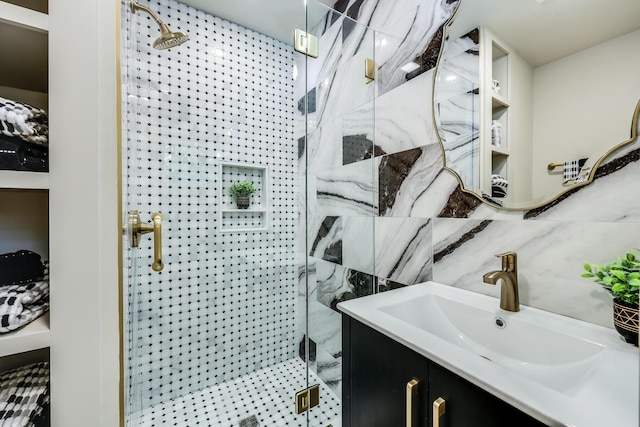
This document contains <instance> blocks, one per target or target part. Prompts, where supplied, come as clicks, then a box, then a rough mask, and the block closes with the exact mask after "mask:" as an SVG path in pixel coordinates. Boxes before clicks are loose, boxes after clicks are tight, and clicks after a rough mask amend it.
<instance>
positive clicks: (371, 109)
mask: <svg viewBox="0 0 640 427" xmlns="http://www.w3.org/2000/svg"><path fill="white" fill-rule="evenodd" d="M375 128H376V124H375V106H374V102H373V101H372V102H368V103H366V104H364V105H362V106H360V107H358V108H355V109H353V110H351V111H349V112H348V113H346V114H345V115H344V117H343V120H342V162H343V164H345V165H346V164H349V163H354V162H358V161H360V160H365V159H369V158H371V157H373V155H374V150H375V149H377V148H378V147H377V146H374V141H373V140H374V138H375Z"/></svg>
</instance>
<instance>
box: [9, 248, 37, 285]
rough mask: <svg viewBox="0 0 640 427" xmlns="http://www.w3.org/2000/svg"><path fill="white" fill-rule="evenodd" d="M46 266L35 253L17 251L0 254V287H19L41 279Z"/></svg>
mask: <svg viewBox="0 0 640 427" xmlns="http://www.w3.org/2000/svg"><path fill="white" fill-rule="evenodd" d="M45 270H46V266H45V264H44V263H43V262H42V258H41V257H40V255H38V254H37V253H35V252H31V251H26V250H22V251H18V252H11V253H6V254H0V286H4V285H19V284H21V283H29V282H32V281H34V280H38V279H40V278H42V276H43V275H44V274H45Z"/></svg>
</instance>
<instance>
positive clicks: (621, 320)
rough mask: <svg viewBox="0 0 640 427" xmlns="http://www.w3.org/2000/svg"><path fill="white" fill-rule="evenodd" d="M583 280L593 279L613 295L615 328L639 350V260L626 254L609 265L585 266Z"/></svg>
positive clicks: (631, 254)
mask: <svg viewBox="0 0 640 427" xmlns="http://www.w3.org/2000/svg"><path fill="white" fill-rule="evenodd" d="M584 269H585V270H586V271H588V273H584V274H583V275H582V277H586V278H593V280H594V281H595V282H596V283H599V284H600V285H601V286H602V287H603V288H605V289H606V290H607V291H609V293H610V294H611V295H613V324H614V326H615V328H616V330H617V331H618V333H619V334H620V335H622V337H623V338H624V339H625V340H626V341H627V342H628V343H631V344H634V345H635V346H636V347H637V346H638V324H639V323H640V322H639V318H638V290H639V289H640V260H638V256H637V255H636V254H634V253H633V252H627V253H626V254H625V256H624V257H622V258H619V259H618V260H617V261H614V262H612V263H610V264H607V265H598V264H585V265H584Z"/></svg>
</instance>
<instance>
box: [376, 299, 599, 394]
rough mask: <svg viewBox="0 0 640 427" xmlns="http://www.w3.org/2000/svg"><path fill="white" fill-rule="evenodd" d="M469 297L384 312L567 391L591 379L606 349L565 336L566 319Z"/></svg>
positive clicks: (409, 303)
mask: <svg viewBox="0 0 640 427" xmlns="http://www.w3.org/2000/svg"><path fill="white" fill-rule="evenodd" d="M467 298H468V300H467V301H464V302H461V301H456V300H454V299H452V298H451V297H445V296H442V295H437V294H427V295H423V296H421V297H418V298H414V299H410V300H406V301H402V302H399V303H396V304H392V305H389V306H383V307H380V308H379V309H380V311H382V312H384V313H387V314H389V315H391V316H393V317H396V318H398V319H400V320H402V321H404V322H406V323H409V324H411V325H413V326H415V327H417V328H420V329H423V330H425V331H427V332H429V333H431V334H434V335H436V336H438V337H440V338H442V339H444V340H446V341H448V342H450V343H452V344H455V345H456V346H458V347H461V348H463V349H465V350H468V351H470V352H472V353H474V354H476V355H478V356H480V357H483V358H485V359H487V360H489V361H492V362H494V363H497V364H499V365H501V366H503V367H504V368H507V369H510V370H512V371H514V372H517V373H519V374H521V375H525V376H527V377H528V378H530V379H532V380H534V381H537V382H540V383H542V384H544V385H546V386H548V387H551V388H553V389H555V390H558V391H563V392H569V391H570V390H572V389H575V388H576V385H579V384H580V383H581V382H582V381H584V380H585V379H587V378H588V375H589V372H590V371H591V369H592V368H593V367H594V366H595V365H596V364H597V363H598V360H599V357H598V356H599V355H600V354H601V353H602V351H603V350H604V349H605V346H603V345H601V344H598V343H594V342H591V341H588V340H585V339H582V338H579V337H576V336H572V335H569V334H568V333H564V332H562V331H563V326H565V325H564V323H565V322H566V321H567V320H568V319H566V318H561V317H560V316H558V319H554V318H549V316H545V318H544V319H540V318H539V315H540V314H542V313H544V312H539V313H535V311H534V310H533V309H528V308H526V307H523V310H522V311H520V312H518V313H511V312H506V311H503V310H500V309H498V308H497V304H496V300H495V299H493V298H487V297H485V296H483V295H479V294H470V295H467ZM544 314H547V315H548V313H544ZM536 315H537V316H538V317H536ZM569 321H570V320H569ZM534 322H535V323H534Z"/></svg>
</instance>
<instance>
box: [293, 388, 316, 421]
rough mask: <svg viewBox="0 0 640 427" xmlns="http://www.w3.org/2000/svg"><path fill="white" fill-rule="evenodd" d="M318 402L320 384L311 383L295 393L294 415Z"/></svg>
mask: <svg viewBox="0 0 640 427" xmlns="http://www.w3.org/2000/svg"><path fill="white" fill-rule="evenodd" d="M319 404H320V385H319V384H316V385H312V386H311V387H309V388H306V389H304V390H302V391H299V392H297V393H296V415H300V414H302V413H303V412H306V411H308V410H309V409H311V408H313V407H316V406H318V405H319Z"/></svg>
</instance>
